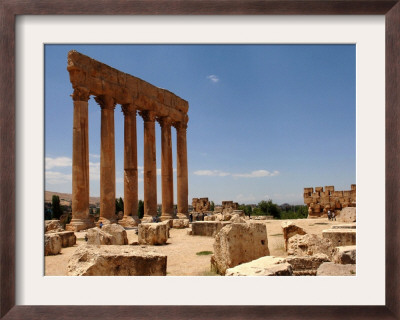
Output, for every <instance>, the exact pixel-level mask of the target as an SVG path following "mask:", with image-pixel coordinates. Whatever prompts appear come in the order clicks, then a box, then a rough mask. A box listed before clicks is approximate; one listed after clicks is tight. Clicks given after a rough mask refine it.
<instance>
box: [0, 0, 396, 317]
mask: <svg viewBox="0 0 400 320" xmlns="http://www.w3.org/2000/svg"><path fill="white" fill-rule="evenodd" d="M0 14H1V20H2V22H3V23H2V27H1V28H2V29H1V30H2V32H1V34H2V40H3V41H2V45H1V59H2V60H1V64H0V68H1V69H0V70H1V73H0V74H1V80H0V96H1V99H0V102H1V105H0V107H1V113H0V114H1V117H0V121H1V126H0V129H1V143H0V152H1V169H0V174H1V180H0V181H1V191H0V200H1V218H0V223H1V224H0V237H1V242H0V248H1V255H0V257H1V258H0V259H1V264H0V265H1V292H0V317H1V318H2V319H3V318H4V319H72V318H77V319H92V318H93V319H94V318H96V319H108V318H116V319H142V318H150V319H151V318H160V317H163V318H166V319H186V318H193V319H203V318H220V319H242V318H249V319H262V318H268V317H272V318H279V319H297V318H299V319H301V318H310V319H314V318H315V319H316V318H321V317H323V318H328V319H336V318H337V319H340V318H351V319H353V318H354V319H370V318H376V319H400V308H399V306H398V302H397V301H398V300H399V289H398V287H399V280H398V272H397V270H398V268H399V257H398V251H399V235H398V230H399V219H398V218H397V214H398V211H399V209H400V208H399V190H400V188H399V178H400V177H399V173H398V158H399V155H398V153H399V146H400V145H399V144H400V142H399V134H398V132H399V129H400V127H399V121H400V120H399V119H400V115H399V113H400V111H399V108H400V98H399V95H398V92H399V91H400V79H399V77H400V5H399V4H398V1H351V0H348V1H339V2H337V1H306V2H297V1H245V2H243V1H226V2H225V1H210V2H208V1H206V2H203V1H202V2H197V1H147V2H133V3H126V2H124V1H106V2H98V1H90V2H84V3H78V2H71V1H59V2H57V3H56V4H52V3H48V2H44V1H36V2H32V3H25V2H22V1H18V0H17V1H11V0H5V1H3V3H2V5H1V11H0ZM66 15H70V16H66ZM104 15H108V16H107V17H105V16H104ZM205 16H206V17H205ZM275 30H276V32H275ZM110 44H111V45H113V46H114V47H113V50H115V57H117V56H118V54H122V51H120V52H119V53H118V47H117V46H121V45H122V46H123V45H131V46H132V45H139V46H144V45H146V46H147V48H146V50H151V49H154V52H158V54H159V55H163V54H168V50H169V51H170V52H169V54H171V55H172V56H175V57H179V53H178V51H176V52H175V51H174V52H172V51H171V50H172V49H171V48H170V49H171V50H170V49H165V50H164V49H162V50H158V49H157V48H156V46H160V47H163V48H168V45H170V44H180V45H185V46H186V45H193V47H195V46H197V47H198V48H199V47H200V46H199V45H204V44H207V45H214V46H218V45H226V47H225V51H224V52H225V56H228V55H229V48H230V47H229V46H232V47H231V49H232V50H231V51H230V52H231V53H232V54H233V55H234V54H235V53H236V52H237V51H236V49H237V47H238V46H248V47H249V45H250V44H251V45H271V46H273V45H282V44H283V45H293V44H298V45H300V46H298V47H299V48H300V47H302V46H304V47H306V46H307V45H315V44H321V45H324V44H326V45H333V46H335V45H336V46H337V45H345V46H349V47H353V49H354V48H355V50H353V57H354V54H355V55H356V59H355V60H356V64H355V66H354V64H353V68H354V67H355V69H356V71H355V72H354V73H353V74H355V75H356V78H357V85H356V92H357V94H356V100H357V101H356V105H357V107H356V113H357V116H356V121H357V129H356V135H357V142H356V143H357V146H356V149H357V151H356V153H357V160H356V164H357V201H359V202H358V203H357V207H358V209H357V216H358V218H357V227H358V228H360V226H361V227H362V228H360V229H361V232H360V229H359V230H358V231H357V251H358V252H357V275H356V276H355V277H307V278H306V277H173V276H170V277H146V279H143V278H145V277H141V279H138V277H131V278H134V279H129V277H102V278H99V277H85V278H86V279H84V280H83V281H82V279H81V278H80V277H43V275H46V274H45V273H44V265H43V243H42V241H43V240H41V241H40V239H39V237H37V235H35V232H36V233H40V234H42V228H43V220H40V221H38V219H37V217H39V216H40V217H42V215H43V213H42V212H40V214H36V213H32V212H36V211H37V210H40V209H39V208H43V190H44V183H46V184H47V181H46V182H44V173H45V169H44V163H43V162H44V159H43V155H44V154H45V155H46V157H47V156H48V155H47V153H46V152H44V151H43V150H45V148H50V147H51V143H52V142H51V141H50V140H46V139H47V137H48V136H46V137H45V134H47V135H48V134H49V131H50V130H48V129H47V127H46V126H45V122H44V119H45V117H46V121H47V120H48V118H47V115H45V112H44V105H45V103H44V100H46V101H50V100H51V97H50V98H49V95H48V94H49V92H46V90H48V87H47V85H45V80H44V75H45V71H44V70H46V68H47V71H49V68H50V69H52V70H51V71H52V72H53V74H57V73H62V72H67V71H66V60H67V57H65V61H61V63H59V62H58V60H57V59H58V58H57V55H54V54H53V52H54V50H55V51H56V50H57V46H60V45H65V47H68V48H69V47H71V45H73V46H77V47H78V49H79V47H82V48H85V45H95V46H93V47H92V48H93V49H94V51H93V52H96V45H97V48H100V47H101V46H107V45H110ZM152 46H153V47H152ZM160 47H159V48H160ZM46 48H47V49H46ZM49 48H51V50H50V49H49ZM121 48H122V47H121ZM52 50H53V51H52ZM222 51H223V50H222ZM222 51H221V52H222ZM98 52H100V50H99V51H98ZM148 52H150V51H148ZM186 53H187V54H190V55H195V54H196V53H195V52H194V51H192V52H186ZM52 54H53V56H52ZM331 54H332V55H337V54H338V53H331ZM213 55H215V52H213V51H212V50H210V51H207V56H209V57H212V56H213ZM262 55H263V57H266V55H265V53H262ZM298 55H301V52H299V53H298ZM144 56H147V57H149V58H150V56H151V55H149V54H148V53H147V54H146V53H144ZM268 58H271V57H268ZM51 59H53V60H52V61H53V62H54V63H53V64H46V63H47V61H50V60H51ZM152 59H156V58H154V57H153V58H152ZM99 60H100V61H101V59H99ZM160 61H161V59H160ZM219 61H221V60H219ZM61 64H63V66H62V68H61V69H63V71H62V70H61V69H60V70H58V69H56V68H55V66H57V65H61ZM109 64H110V65H111V63H109ZM339 64H340V62H339ZM339 64H338V66H339ZM113 66H114V65H113ZM116 67H118V66H116ZM341 67H342V66H341ZM343 68H344V67H343ZM350 68H351V67H350ZM336 69H337V70H339V67H337V68H336ZM121 71H125V70H121ZM260 71H261V70H260ZM193 72H195V70H194V69H193ZM242 72H243V74H244V75H245V74H246V73H245V70H242ZM133 75H135V74H133ZM172 75H173V71H172V72H171V76H172ZM203 78H204V79H206V80H207V81H208V82H209V85H210V86H211V85H216V84H218V83H219V81H220V78H219V75H218V74H214V73H210V72H208V73H207V74H205V75H204V76H203ZM49 79H50V78H49ZM274 79H275V80H277V79H278V78H277V75H275V76H274ZM321 79H326V81H332V82H331V83H334V82H333V79H331V78H330V79H328V78H326V77H325V78H321ZM294 80H295V79H293V81H294ZM298 80H300V79H298ZM263 81H264V80H263ZM220 84H223V81H222V80H221V82H220ZM52 85H53V88H54V83H53V84H52ZM345 87H346V85H344V87H343V88H342V89H340V88H341V87H338V88H337V89H336V90H337V91H340V93H339V94H341V95H345V94H346V93H345ZM349 87H350V86H349ZM246 88H247V90H248V91H250V92H251V81H249V86H248V87H246ZM193 90H195V88H193ZM350 90H351V89H350ZM71 93H72V89H71ZM63 95H64V94H63ZM68 98H69V97H62V98H61V97H60V98H58V97H55V98H54V99H53V100H52V103H53V104H54V103H57V101H60V103H61V99H65V100H66V99H68ZM183 98H184V97H183ZM211 98H212V97H211ZM334 98H337V97H332V99H334ZM309 99H311V98H309ZM70 100H71V114H72V106H73V103H72V99H70ZM338 101H340V98H339V99H338ZM100 104H101V102H100ZM189 105H190V101H189ZM384 105H385V108H384V107H383V106H384ZM125 108H126V107H125ZM338 110H340V111H339V112H341V113H343V114H344V115H343V116H342V118H340V119H346V115H345V114H346V110H345V108H344V109H343V110H342V109H338ZM125 111H126V110H125ZM211 111H212V110H210V111H209V112H211ZM244 112H249V109H248V108H244ZM291 112H293V111H291ZM353 112H354V111H353ZM67 113H68V112H67ZM194 114H195V115H196V116H199V114H200V115H201V113H199V114H197V113H194ZM60 116H61V117H63V118H64V117H65V118H67V117H68V115H67V116H66V115H60ZM189 116H190V113H189ZM53 117H56V115H53ZM326 117H329V115H328V114H327V115H326ZM348 118H349V119H354V118H355V117H354V116H353V117H351V116H349V117H348ZM71 119H72V118H71ZM328 121H329V120H328ZM351 121H352V120H351ZM68 123H70V121H69V120H68ZM189 124H190V122H189ZM353 125H354V124H353ZM43 128H46V129H45V130H47V131H48V132H46V133H45V132H44V129H43ZM57 129H58V130H60V134H59V135H57V136H56V135H54V139H55V140H56V139H58V140H60V142H61V143H63V141H62V136H63V134H62V132H63V131H64V130H65V131H68V128H66V129H64V128H63V127H61V126H59V127H57V126H56V127H54V128H52V129H51V130H53V131H54V130H57ZM70 129H71V130H69V131H68V132H65V135H68V136H70V135H71V132H72V127H71V128H70ZM310 129H311V131H310V132H312V128H310ZM189 130H190V125H189ZM315 134H326V133H324V132H316V133H315ZM333 134H335V133H334V132H333ZM337 137H338V138H340V136H339V135H338V136H337ZM304 139H305V140H307V141H309V142H310V143H311V144H312V143H313V141H312V137H309V138H304ZM38 141H39V143H37V142H38ZM43 142H44V143H45V144H46V145H47V146H46V145H43ZM197 143H200V142H197ZM53 144H54V143H53ZM56 145H57V143H55V147H54V149H53V150H56V149H57V146H56ZM60 148H61V145H60ZM54 154H55V155H56V153H54ZM56 156H57V155H56ZM91 156H92V157H97V156H98V155H97V154H92V155H91ZM49 159H50V160H49V161H50V162H52V161H53V162H52V165H53V166H57V164H56V161H55V160H57V159H58V160H57V161H59V160H60V159H59V158H57V159H53V158H51V157H50V158H49ZM47 160H48V159H46V161H47ZM61 160H62V159H61ZM67 160H68V159H67ZM91 161H92V162H95V161H93V159H92V160H91ZM208 169H210V170H211V169H212V168H204V170H205V171H204V170H203V171H201V170H200V169H199V170H200V171H196V172H197V174H196V173H195V174H196V175H198V176H202V175H203V176H204V175H205V176H207V175H208V176H209V175H210V172H211V173H215V172H214V171H209V170H208ZM267 169H269V170H271V171H265V170H264V171H262V172H261V171H260V172H256V171H252V172H250V171H249V172H250V173H249V172H234V171H229V172H231V173H229V172H227V171H224V172H222V171H221V172H219V171H218V172H217V174H221V175H222V176H224V175H225V176H226V175H231V176H232V177H235V178H237V179H240V178H242V177H249V176H252V175H253V176H254V175H257V174H263V175H265V174H268V175H270V176H273V175H275V174H276V175H277V174H279V172H278V171H273V170H274V168H267ZM207 170H208V171H207ZM206 171H207V172H206ZM46 172H47V171H46ZM232 172H233V173H232ZM52 174H53V176H52V178H53V179H54V180H57V179H58V178H62V176H61V175H58V174H60V172H57V173H56V172H54V171H53V172H52ZM55 174H57V175H58V176H55ZM64 177H65V176H64ZM242 180H243V179H242ZM304 187H306V186H304ZM307 187H308V186H307ZM354 188H355V187H354ZM349 192H350V191H349ZM354 193H355V191H354ZM370 199H374V201H371V200H370ZM375 202H376V203H375ZM178 206H179V200H178ZM41 210H43V209H41ZM363 213H364V215H363ZM359 218H360V219H359ZM372 234H373V235H374V236H373V237H372ZM385 239H386V241H385ZM360 243H361V244H360ZM38 252H39V253H40V254H39V256H40V257H38V254H37V253H38ZM372 256H373V257H372ZM359 262H360V264H359ZM156 278H158V279H156ZM161 278H162V279H161ZM213 278H214V279H213ZM216 278H217V279H216ZM228 278H235V279H228ZM267 278H268V279H267ZM283 278H291V279H283ZM53 290H55V291H57V294H55V293H54V292H53V293H51V292H52V291H53ZM330 295H331V296H332V297H331V296H330Z"/></svg>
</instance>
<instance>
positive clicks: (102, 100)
mask: <svg viewBox="0 0 400 320" xmlns="http://www.w3.org/2000/svg"><path fill="white" fill-rule="evenodd" d="M94 100H96V102H97V103H98V104H99V106H100V108H102V109H109V110H114V109H115V104H116V103H115V99H114V98H113V97H111V96H109V95H101V96H97V97H95V98H94Z"/></svg>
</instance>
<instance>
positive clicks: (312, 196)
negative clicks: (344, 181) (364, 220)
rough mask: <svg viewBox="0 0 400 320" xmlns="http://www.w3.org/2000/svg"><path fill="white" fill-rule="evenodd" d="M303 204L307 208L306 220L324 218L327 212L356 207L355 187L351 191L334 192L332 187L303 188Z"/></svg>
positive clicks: (352, 186)
mask: <svg viewBox="0 0 400 320" xmlns="http://www.w3.org/2000/svg"><path fill="white" fill-rule="evenodd" d="M304 203H305V204H306V205H307V207H308V218H320V217H323V216H326V214H327V212H328V210H332V211H335V210H342V209H343V208H347V207H355V206H356V185H355V184H352V185H351V190H346V191H335V187H334V186H325V190H324V188H323V187H315V191H314V188H304Z"/></svg>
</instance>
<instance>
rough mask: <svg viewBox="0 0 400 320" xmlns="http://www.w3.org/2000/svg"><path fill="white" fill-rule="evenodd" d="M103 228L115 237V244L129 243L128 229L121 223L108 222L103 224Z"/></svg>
mask: <svg viewBox="0 0 400 320" xmlns="http://www.w3.org/2000/svg"><path fill="white" fill-rule="evenodd" d="M102 230H103V231H104V232H106V233H108V234H111V235H112V236H113V237H114V239H115V242H114V243H113V244H117V245H124V244H128V236H127V234H126V231H125V229H124V227H122V226H120V225H119V224H116V223H112V224H106V225H104V226H103V228H102Z"/></svg>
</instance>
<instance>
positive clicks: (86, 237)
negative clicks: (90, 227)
mask: <svg viewBox="0 0 400 320" xmlns="http://www.w3.org/2000/svg"><path fill="white" fill-rule="evenodd" d="M88 240H89V238H88V236H87V233H86V234H85V241H86V242H88Z"/></svg>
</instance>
